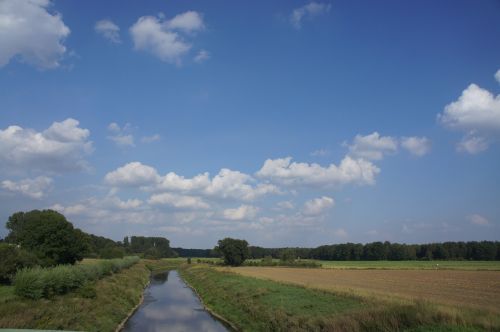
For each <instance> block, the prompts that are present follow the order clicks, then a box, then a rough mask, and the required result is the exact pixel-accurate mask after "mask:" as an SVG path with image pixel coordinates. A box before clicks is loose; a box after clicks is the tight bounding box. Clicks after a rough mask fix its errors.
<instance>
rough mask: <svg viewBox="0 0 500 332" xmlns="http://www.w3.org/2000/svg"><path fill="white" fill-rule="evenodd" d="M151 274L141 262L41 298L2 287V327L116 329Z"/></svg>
mask: <svg viewBox="0 0 500 332" xmlns="http://www.w3.org/2000/svg"><path fill="white" fill-rule="evenodd" d="M149 275H150V271H149V269H148V268H147V267H146V265H145V262H143V261H140V262H139V263H137V264H135V265H133V266H131V267H130V268H128V269H124V270H122V271H120V272H118V273H115V274H113V275H111V276H108V277H105V278H103V279H101V280H98V281H95V282H93V283H91V284H88V285H86V287H84V291H82V292H80V291H77V292H72V293H68V294H65V295H62V296H54V297H53V298H51V299H39V300H30V299H25V298H21V297H18V296H15V295H13V291H12V289H6V288H4V287H1V288H0V295H2V296H1V297H0V328H22V329H53V330H57V329H65V330H79V331H114V330H115V328H116V327H117V326H118V324H120V322H121V321H122V320H123V319H124V318H125V317H126V316H127V314H128V313H129V311H130V310H131V309H132V308H134V307H135V305H136V304H137V303H138V302H139V300H140V298H141V296H142V293H143V290H144V287H145V285H146V284H147V283H148V281H149ZM89 288H90V290H89ZM89 294H90V296H89ZM4 295H5V296H4Z"/></svg>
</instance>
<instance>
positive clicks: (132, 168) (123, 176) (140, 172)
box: [104, 161, 160, 187]
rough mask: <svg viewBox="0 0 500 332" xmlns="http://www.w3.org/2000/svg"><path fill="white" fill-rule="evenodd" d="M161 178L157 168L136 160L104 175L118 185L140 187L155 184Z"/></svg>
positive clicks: (108, 182) (107, 180) (113, 184)
mask: <svg viewBox="0 0 500 332" xmlns="http://www.w3.org/2000/svg"><path fill="white" fill-rule="evenodd" d="M159 178H160V176H159V175H158V173H157V172H156V169H154V168H153V167H151V166H147V165H143V164H142V163H140V162H138V161H134V162H131V163H128V164H126V165H124V166H122V167H119V168H117V169H116V170H114V171H112V172H109V173H108V174H106V176H105V177H104V181H105V182H106V183H107V184H110V185H112V186H116V187H127V186H130V187H134V186H137V187H140V186H147V185H151V184H155V183H157V182H158V180H159Z"/></svg>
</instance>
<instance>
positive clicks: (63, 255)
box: [6, 210, 87, 266]
mask: <svg viewBox="0 0 500 332" xmlns="http://www.w3.org/2000/svg"><path fill="white" fill-rule="evenodd" d="M6 226H7V229H9V231H10V232H9V234H8V236H7V237H6V241H7V242H9V243H13V244H16V245H19V246H21V247H22V248H23V249H26V250H28V251H31V252H33V253H35V254H36V255H37V256H38V258H39V259H40V260H41V263H42V264H43V265H45V266H50V265H56V264H74V263H75V262H76V261H78V260H81V259H82V258H83V254H84V253H85V251H86V250H87V242H86V237H85V233H83V232H82V231H80V230H78V229H74V228H73V225H72V224H71V223H70V222H69V221H67V220H66V218H65V217H64V216H63V215H62V214H60V213H58V212H56V211H52V210H43V211H39V210H33V211H30V212H26V213H25V212H17V213H14V214H13V215H12V216H10V217H9V221H8V222H7V225H6Z"/></svg>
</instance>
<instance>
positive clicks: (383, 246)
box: [249, 241, 500, 261]
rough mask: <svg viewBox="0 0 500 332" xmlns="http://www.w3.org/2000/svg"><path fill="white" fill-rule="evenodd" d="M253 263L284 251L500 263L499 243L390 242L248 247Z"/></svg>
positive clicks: (334, 258) (341, 257)
mask: <svg viewBox="0 0 500 332" xmlns="http://www.w3.org/2000/svg"><path fill="white" fill-rule="evenodd" d="M249 250H250V257H251V258H254V259H259V258H264V257H266V256H271V257H273V258H280V257H281V256H282V252H283V251H284V250H291V251H293V253H294V255H295V256H296V257H297V258H305V259H320V260H331V261H360V260H368V261H370V260H371V261H373V260H392V261H398V260H485V261H491V260H500V242H499V241H469V242H443V243H427V244H402V243H391V242H388V241H386V242H371V243H366V244H362V243H342V244H332V245H323V246H319V247H316V248H262V247H252V246H251V247H249Z"/></svg>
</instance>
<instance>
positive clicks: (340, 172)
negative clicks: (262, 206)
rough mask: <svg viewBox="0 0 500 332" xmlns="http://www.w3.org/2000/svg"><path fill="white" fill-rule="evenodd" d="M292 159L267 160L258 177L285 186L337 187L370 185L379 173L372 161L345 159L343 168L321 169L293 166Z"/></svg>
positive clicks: (313, 166)
mask: <svg viewBox="0 0 500 332" xmlns="http://www.w3.org/2000/svg"><path fill="white" fill-rule="evenodd" d="M291 160H292V158H291V157H287V158H281V159H268V160H266V161H265V162H264V165H263V166H262V168H261V169H260V170H259V171H258V172H257V176H258V177H261V178H267V179H270V180H271V181H275V182H278V183H282V184H286V185H306V186H316V187H338V186H341V185H345V184H359V185H371V184H374V183H375V176H376V175H377V174H378V173H379V172H380V169H379V168H378V167H377V166H375V165H374V164H372V163H371V162H369V161H366V160H363V159H353V158H351V157H349V156H346V157H344V159H342V161H341V162H340V165H339V166H337V165H335V164H330V165H329V166H327V167H322V166H320V165H318V164H315V163H312V164H308V163H297V162H291Z"/></svg>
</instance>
